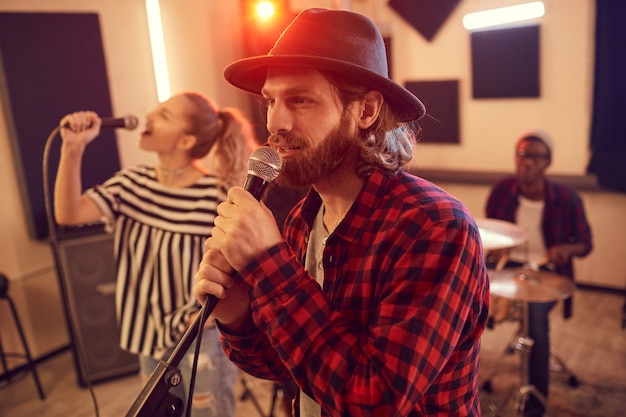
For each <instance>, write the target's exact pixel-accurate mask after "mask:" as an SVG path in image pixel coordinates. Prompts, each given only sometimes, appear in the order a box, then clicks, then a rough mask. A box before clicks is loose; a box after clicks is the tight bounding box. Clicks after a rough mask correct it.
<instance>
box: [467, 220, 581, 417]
mask: <svg viewBox="0 0 626 417" xmlns="http://www.w3.org/2000/svg"><path fill="white" fill-rule="evenodd" d="M476 224H477V226H478V229H479V232H480V237H481V241H482V244H483V250H484V252H485V253H486V254H488V253H489V252H491V251H498V250H502V249H510V248H513V247H516V246H520V245H522V244H525V243H526V242H527V240H528V233H527V232H526V230H525V229H524V228H522V227H521V226H518V225H516V224H514V223H509V222H506V221H503V220H496V219H477V220H476ZM505 258H506V256H504V257H503V258H502V259H505ZM503 265H504V262H498V265H497V266H496V267H495V269H493V270H489V271H488V273H489V285H490V290H491V294H492V295H494V296H496V297H501V298H503V299H505V300H507V301H511V302H514V303H515V305H516V306H518V307H519V310H520V312H519V320H520V329H519V331H518V334H517V336H516V337H515V338H513V340H512V341H511V342H510V344H509V346H508V348H507V349H508V350H510V351H518V352H520V354H521V367H520V386H519V388H517V390H516V391H515V392H514V393H513V394H517V395H516V397H517V398H516V402H515V407H516V412H517V415H518V416H523V414H524V407H525V403H526V400H527V399H528V396H529V395H533V396H534V397H535V398H537V399H538V400H539V401H540V402H542V403H543V404H544V406H545V405H546V399H545V397H544V396H543V394H542V393H541V392H539V391H538V390H537V389H536V388H535V387H534V386H533V385H531V384H530V382H529V377H528V372H529V370H528V366H529V364H528V357H529V355H530V351H531V349H532V345H533V341H532V339H530V338H529V337H528V303H530V302H533V303H537V302H550V301H558V300H563V299H565V298H568V297H569V296H570V295H571V294H572V293H573V292H574V288H575V286H574V283H573V282H572V281H571V280H570V279H568V278H567V277H565V276H562V275H559V274H556V273H553V272H547V271H541V270H538V269H537V268H535V267H531V266H524V267H521V268H512V269H511V268H503ZM501 318H502V317H501ZM551 356H553V355H552V354H551ZM553 357H554V358H555V359H556V360H557V361H558V363H559V365H560V368H561V369H563V370H566V371H567V368H566V367H565V364H564V363H563V361H562V360H560V359H559V358H558V357H556V356H553ZM567 372H568V373H569V375H570V385H572V386H577V385H578V382H577V380H576V377H575V376H573V375H572V374H571V373H570V372H569V371H567ZM490 379H491V378H488V379H487V380H486V382H485V384H484V385H483V389H485V391H491V382H490ZM509 398H511V397H508V398H507V400H505V403H506V401H508V399H509ZM505 403H503V404H501V406H500V407H503V406H504V405H505ZM498 408H499V407H496V406H495V405H494V406H492V407H490V411H491V412H492V415H497V409H498Z"/></svg>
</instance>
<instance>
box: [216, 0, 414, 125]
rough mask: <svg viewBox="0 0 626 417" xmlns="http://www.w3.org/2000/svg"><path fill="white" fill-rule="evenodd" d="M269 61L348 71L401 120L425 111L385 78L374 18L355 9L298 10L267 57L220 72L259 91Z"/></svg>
mask: <svg viewBox="0 0 626 417" xmlns="http://www.w3.org/2000/svg"><path fill="white" fill-rule="evenodd" d="M269 65H282V66H290V67H306V68H315V69H319V70H326V71H332V72H336V73H339V74H343V75H347V76H349V77H350V78H352V79H354V80H357V81H360V82H362V83H363V84H365V85H366V86H368V87H370V88H372V89H373V90H378V91H380V92H381V93H382V94H383V96H384V97H385V100H387V102H388V103H389V104H390V106H391V108H392V109H393V110H394V111H395V112H396V114H397V115H398V117H399V119H400V120H401V121H409V120H417V119H419V118H421V117H422V116H424V113H425V112H426V109H425V108H424V105H423V104H422V102H421V101H420V100H419V99H418V98H417V97H415V96H414V95H413V94H412V93H411V92H410V91H408V90H407V89H406V88H404V87H402V86H401V85H399V84H397V83H396V82H394V81H393V80H391V79H389V74H388V69H387V56H386V54H385V43H384V41H383V37H382V35H381V34H380V31H379V30H378V28H377V27H376V25H375V24H374V22H372V21H371V20H370V19H369V18H368V17H366V16H363V15H361V14H359V13H355V12H351V11H347V10H332V9H323V8H311V9H306V10H303V11H302V12H300V13H299V14H298V16H296V18H295V19H294V20H293V21H292V22H291V24H289V26H288V27H287V29H285V30H284V31H283V33H282V34H281V35H280V37H279V38H278V40H277V41H276V43H275V44H274V47H273V48H272V49H271V50H270V51H269V53H268V54H267V55H263V56H257V57H251V58H244V59H240V60H238V61H235V62H233V63H232V64H230V65H229V66H227V67H226V69H225V70H224V77H225V78H226V80H227V81H228V82H229V83H231V84H232V85H234V86H235V87H238V88H240V89H242V90H245V91H249V92H251V93H255V94H260V92H261V88H262V87H263V84H264V83H265V76H266V74H267V67H268V66H269Z"/></svg>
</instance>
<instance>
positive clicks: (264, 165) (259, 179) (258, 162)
mask: <svg viewBox="0 0 626 417" xmlns="http://www.w3.org/2000/svg"><path fill="white" fill-rule="evenodd" d="M282 165H283V161H282V159H281V158H280V155H279V154H278V152H277V151H276V150H274V149H272V148H270V147H267V146H261V147H260V148H257V149H255V150H254V152H252V154H251V155H250V158H248V176H247V177H246V182H245V183H244V185H243V188H244V189H245V190H246V191H248V192H249V193H250V194H252V195H253V196H254V198H256V199H257V200H261V198H262V197H263V194H264V193H265V189H266V188H267V186H268V185H269V183H271V182H272V181H274V180H275V179H276V177H277V176H278V173H279V172H280V168H281V167H282Z"/></svg>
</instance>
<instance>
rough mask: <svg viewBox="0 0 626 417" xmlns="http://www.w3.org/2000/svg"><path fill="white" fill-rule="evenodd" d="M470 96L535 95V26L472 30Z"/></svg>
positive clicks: (537, 72) (536, 42)
mask: <svg viewBox="0 0 626 417" xmlns="http://www.w3.org/2000/svg"><path fill="white" fill-rule="evenodd" d="M471 38H472V89H473V96H474V98H504V97H539V87H540V86H539V26H537V25H533V26H525V27H517V28H511V29H499V30H485V31H479V32H473V33H472V35H471Z"/></svg>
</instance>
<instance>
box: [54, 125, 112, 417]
mask: <svg viewBox="0 0 626 417" xmlns="http://www.w3.org/2000/svg"><path fill="white" fill-rule="evenodd" d="M60 130H61V127H60V126H57V127H55V128H54V129H53V130H52V132H51V133H50V135H49V136H48V139H47V140H46V144H45V147H44V151H43V167H42V172H43V191H44V202H45V206H46V218H47V220H48V235H49V239H50V244H51V246H52V249H53V253H54V256H55V258H56V260H57V264H58V265H60V266H61V271H62V272H63V273H64V274H65V273H67V271H69V264H68V260H67V255H66V254H61V253H60V252H59V250H58V248H57V245H58V241H57V233H56V222H55V221H54V217H53V215H52V205H51V202H50V186H49V175H48V170H49V158H50V148H51V147H52V142H53V141H54V138H55V137H56V136H57V134H58V133H59V131H60ZM58 272H59V271H58V269H57V274H58ZM59 278H60V277H59ZM58 281H59V282H60V283H61V287H62V290H63V293H64V294H65V296H66V298H67V300H66V301H67V306H66V308H67V309H68V310H69V311H70V313H71V314H72V315H73V317H79V315H78V308H77V306H76V301H75V297H74V296H73V294H72V292H71V291H68V289H67V286H66V283H64V282H63V280H62V279H59V280H58ZM66 315H67V314H66ZM68 322H69V323H68V324H69V326H70V332H71V335H72V343H73V344H74V346H75V349H74V351H75V352H76V356H77V358H78V366H79V368H80V373H81V374H82V375H83V376H84V378H83V379H84V381H85V383H86V384H87V389H88V390H89V394H90V396H91V400H92V402H93V406H94V410H95V413H96V417H100V408H99V407H98V399H97V398H96V393H95V392H94V389H93V385H92V384H91V381H90V379H89V377H88V376H87V375H88V372H89V367H88V365H87V359H86V358H87V353H86V352H85V347H84V346H83V344H82V342H81V341H80V340H78V339H77V338H76V337H75V336H74V335H75V334H77V332H78V329H77V328H75V327H76V326H75V325H73V321H72V320H69V317H68Z"/></svg>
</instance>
